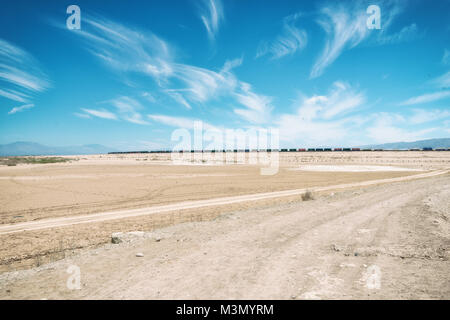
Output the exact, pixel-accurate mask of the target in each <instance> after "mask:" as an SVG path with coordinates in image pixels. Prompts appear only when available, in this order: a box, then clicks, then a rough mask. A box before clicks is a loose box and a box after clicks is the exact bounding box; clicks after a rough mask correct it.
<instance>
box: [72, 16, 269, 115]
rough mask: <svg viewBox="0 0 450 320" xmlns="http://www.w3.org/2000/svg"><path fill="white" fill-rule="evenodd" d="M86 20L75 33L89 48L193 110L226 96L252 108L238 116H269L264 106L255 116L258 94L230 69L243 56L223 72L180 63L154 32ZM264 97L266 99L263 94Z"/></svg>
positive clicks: (98, 20) (106, 21)
mask: <svg viewBox="0 0 450 320" xmlns="http://www.w3.org/2000/svg"><path fill="white" fill-rule="evenodd" d="M85 20H86V23H85V25H87V26H86V27H84V29H83V31H82V32H76V33H74V34H79V35H81V36H82V38H83V39H84V40H85V41H86V43H87V47H88V50H89V51H90V52H91V53H92V54H93V55H95V56H97V57H100V58H101V60H102V61H104V62H105V63H106V65H107V66H109V67H110V68H112V69H113V70H116V71H121V72H127V73H129V74H134V73H139V74H141V75H147V76H149V77H151V78H153V79H154V80H155V81H156V82H157V84H158V86H159V87H160V90H161V91H162V92H163V93H164V94H167V95H169V96H170V97H171V98H172V99H174V100H175V101H176V102H178V103H179V104H180V105H182V106H183V107H184V108H187V109H192V108H193V104H194V103H195V104H204V103H205V102H207V101H210V100H214V99H219V98H220V97H224V96H225V97H230V98H232V99H235V100H236V101H237V102H238V103H241V104H242V103H244V104H242V105H243V106H244V107H245V108H248V109H249V110H253V111H252V114H250V111H246V109H239V108H237V110H238V111H237V112H235V114H237V115H238V116H241V117H243V118H244V119H254V120H253V122H255V121H262V120H263V118H267V112H266V111H267V110H268V108H262V107H261V108H260V110H263V111H265V112H264V113H263V114H262V115H259V116H258V117H256V114H255V112H257V111H255V110H256V109H255V108H256V107H255V105H254V104H253V103H251V102H249V99H257V96H258V95H256V94H255V93H253V92H252V91H245V90H243V89H242V88H243V87H245V85H243V83H242V82H241V81H240V80H239V79H237V78H236V76H235V75H234V74H233V73H232V72H231V70H232V69H233V68H235V67H237V66H239V65H241V64H242V60H243V59H242V58H238V59H234V60H227V61H226V62H225V64H224V66H223V68H222V69H221V70H220V71H214V70H209V69H206V68H202V67H197V66H193V65H188V64H183V63H177V62H175V61H174V60H173V54H172V53H171V49H170V46H169V45H168V44H167V43H166V42H165V41H163V40H162V39H160V38H159V37H157V36H156V35H154V34H152V33H151V32H142V31H139V30H136V29H130V28H127V27H124V26H122V25H120V24H117V23H115V22H112V21H109V20H107V19H99V18H91V17H87V18H85ZM261 99H263V100H264V99H265V98H264V97H263V96H261ZM136 119H138V116H136V115H134V116H128V117H127V120H128V121H131V120H132V121H135V122H136ZM258 119H259V120H258ZM137 121H140V120H137ZM143 121H144V120H143Z"/></svg>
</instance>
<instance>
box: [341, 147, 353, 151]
mask: <svg viewBox="0 0 450 320" xmlns="http://www.w3.org/2000/svg"><path fill="white" fill-rule="evenodd" d="M342 151H352V149H350V148H343V149H342Z"/></svg>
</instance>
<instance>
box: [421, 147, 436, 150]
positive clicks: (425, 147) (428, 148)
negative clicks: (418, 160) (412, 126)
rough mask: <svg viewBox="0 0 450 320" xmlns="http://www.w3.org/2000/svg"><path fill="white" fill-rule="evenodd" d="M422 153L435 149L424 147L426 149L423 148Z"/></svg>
mask: <svg viewBox="0 0 450 320" xmlns="http://www.w3.org/2000/svg"><path fill="white" fill-rule="evenodd" d="M422 151H433V148H431V147H424V148H422Z"/></svg>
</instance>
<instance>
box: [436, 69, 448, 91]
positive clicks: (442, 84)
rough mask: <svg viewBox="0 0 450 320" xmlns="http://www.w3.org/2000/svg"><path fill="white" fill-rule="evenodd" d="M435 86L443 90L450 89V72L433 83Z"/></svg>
mask: <svg viewBox="0 0 450 320" xmlns="http://www.w3.org/2000/svg"><path fill="white" fill-rule="evenodd" d="M432 82H433V83H434V84H435V85H437V86H438V87H441V88H450V71H448V72H447V73H445V74H443V75H442V76H440V77H437V78H436V79H434V80H433V81H432Z"/></svg>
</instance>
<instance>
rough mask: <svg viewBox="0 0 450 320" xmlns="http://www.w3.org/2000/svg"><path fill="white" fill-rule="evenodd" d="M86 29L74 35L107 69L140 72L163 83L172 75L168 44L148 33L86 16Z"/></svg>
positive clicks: (84, 21) (84, 19)
mask: <svg viewBox="0 0 450 320" xmlns="http://www.w3.org/2000/svg"><path fill="white" fill-rule="evenodd" d="M83 23H84V24H85V27H83V29H82V30H79V31H78V32H76V35H79V36H81V37H82V38H83V39H84V40H85V43H86V45H87V49H88V50H89V51H90V52H91V53H92V54H93V55H94V56H96V57H98V58H99V59H100V60H101V61H102V62H103V63H105V64H106V65H107V66H108V67H110V68H113V69H116V70H119V71H128V72H139V73H144V74H147V75H149V76H152V77H154V78H155V79H157V80H158V81H163V80H164V79H165V78H166V77H167V76H168V75H170V74H171V72H172V70H171V68H170V63H169V61H170V60H171V56H170V53H169V52H170V49H169V47H168V44H167V43H166V42H165V41H164V40H162V39H160V38H159V37H157V36H155V35H154V34H153V33H151V32H145V33H143V32H141V31H138V30H132V29H130V28H127V27H124V26H123V25H121V24H118V23H115V22H113V21H111V20H108V19H103V18H94V17H90V16H86V15H85V17H84V18H83Z"/></svg>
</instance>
